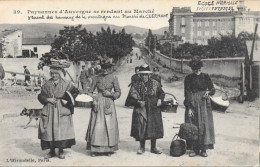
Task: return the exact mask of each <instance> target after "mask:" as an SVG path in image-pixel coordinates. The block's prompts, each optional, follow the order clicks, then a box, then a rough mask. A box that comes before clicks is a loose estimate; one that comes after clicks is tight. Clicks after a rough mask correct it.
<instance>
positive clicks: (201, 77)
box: [184, 56, 215, 157]
mask: <svg viewBox="0 0 260 167" xmlns="http://www.w3.org/2000/svg"><path fill="white" fill-rule="evenodd" d="M189 66H190V67H191V69H192V71H193V73H192V74H189V75H188V76H186V77H185V80H184V95H185V100H184V105H185V107H186V110H185V122H186V123H190V121H191V123H192V124H194V125H196V126H197V127H198V130H199V139H198V140H197V141H191V140H187V141H186V143H187V149H193V151H192V152H190V154H189V156H190V157H194V156H196V155H199V154H200V155H201V156H202V157H207V156H208V155H207V152H206V150H207V149H213V148H214V144H215V132H214V123H213V114H212V108H211V102H210V99H209V95H214V93H215V88H214V85H213V83H212V81H211V79H210V77H209V75H208V74H206V73H201V70H200V69H201V67H202V66H203V62H202V61H201V60H200V58H199V57H198V56H195V57H194V58H193V59H192V60H191V61H190V63H189Z"/></svg>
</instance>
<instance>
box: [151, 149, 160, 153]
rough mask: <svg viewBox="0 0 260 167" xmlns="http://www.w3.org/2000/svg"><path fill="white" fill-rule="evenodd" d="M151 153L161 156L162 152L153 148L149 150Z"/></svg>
mask: <svg viewBox="0 0 260 167" xmlns="http://www.w3.org/2000/svg"><path fill="white" fill-rule="evenodd" d="M151 153H154V154H161V153H162V151H160V150H158V149H157V148H154V149H151Z"/></svg>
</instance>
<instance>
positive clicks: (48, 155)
mask: <svg viewBox="0 0 260 167" xmlns="http://www.w3.org/2000/svg"><path fill="white" fill-rule="evenodd" d="M55 156H56V154H55V152H52V151H50V152H49V153H48V154H47V155H45V156H44V158H45V159H49V158H52V157H55Z"/></svg>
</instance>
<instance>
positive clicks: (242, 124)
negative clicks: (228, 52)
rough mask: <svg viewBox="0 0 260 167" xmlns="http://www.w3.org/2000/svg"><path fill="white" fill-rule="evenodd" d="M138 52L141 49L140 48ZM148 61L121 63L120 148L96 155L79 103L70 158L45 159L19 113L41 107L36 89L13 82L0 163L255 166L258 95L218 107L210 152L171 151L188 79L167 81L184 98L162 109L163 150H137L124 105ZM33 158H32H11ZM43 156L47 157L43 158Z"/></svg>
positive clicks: (1, 100) (2, 100)
mask: <svg viewBox="0 0 260 167" xmlns="http://www.w3.org/2000/svg"><path fill="white" fill-rule="evenodd" d="M134 52H137V53H138V54H141V53H140V50H139V49H138V48H134ZM143 63H144V60H137V59H136V57H135V56H134V59H133V63H131V64H130V63H126V62H123V63H122V65H121V66H120V67H119V68H118V69H117V71H116V72H115V75H117V77H118V79H119V83H120V87H121V89H122V95H121V97H120V98H119V99H118V100H117V101H116V109H117V115H118V123H119V133H120V143H119V150H118V151H117V152H116V153H114V154H113V155H112V156H111V157H107V156H97V157H91V156H90V155H89V152H88V151H87V150H86V149H85V147H86V142H85V134H86V131H87V127H88V122H89V117H90V109H89V108H87V109H86V108H76V109H75V113H74V116H73V120H74V128H75V134H76V145H75V146H73V147H72V148H71V149H66V150H65V153H66V159H65V160H61V159H59V158H57V157H55V158H52V159H50V160H49V161H44V159H43V158H42V157H43V156H44V155H45V154H46V153H47V152H48V151H42V150H41V148H40V140H38V129H37V127H36V125H35V122H34V121H33V122H32V123H31V124H30V126H29V127H28V128H27V129H24V128H23V127H24V125H25V124H26V123H27V121H28V118H27V117H25V116H20V115H19V114H20V112H21V111H22V109H23V108H24V107H27V108H40V107H41V104H40V103H39V102H38V101H37V94H30V93H28V92H26V91H24V89H23V88H19V87H18V88H13V89H12V90H10V92H11V93H10V94H7V93H5V92H3V91H2V92H1V94H0V106H1V112H0V118H1V119H0V135H1V138H0V150H1V151H0V153H1V154H0V155H1V156H0V165H1V166H18V165H19V166H22V165H23V166H32V165H34V166H55V165H59V166H74V165H75V166H90V165H91V166H95V165H98V166H102V165H104V166H131V165H137V166H227V165H228V166H256V165H257V164H258V163H259V99H258V101H256V102H254V103H248V102H246V103H244V104H238V103H237V102H232V103H231V106H230V107H229V108H228V110H227V113H219V112H214V124H215V133H216V144H215V149H214V150H209V151H208V155H209V156H208V157H207V158H203V157H200V156H198V157H192V158H191V157H189V156H188V153H186V154H185V155H183V156H181V157H171V156H170V155H169V148H170V144H171V141H172V138H173V136H174V135H175V134H176V133H178V130H179V129H178V128H176V127H178V126H179V125H180V124H181V123H183V122H184V106H183V105H182V103H183V99H184V97H183V81H178V82H174V83H165V82H163V89H164V91H165V92H169V93H172V94H174V95H175V96H176V97H177V100H178V102H179V104H180V105H179V106H178V110H177V113H163V114H162V116H163V124H164V138H163V139H160V140H158V142H157V143H158V144H157V145H158V147H159V148H161V150H162V151H163V154H161V155H155V154H152V153H150V142H147V144H146V152H145V153H144V154H143V155H137V154H136V151H137V149H138V146H139V145H138V142H136V141H135V140H134V139H133V138H131V137H130V128H131V118H132V109H131V108H126V107H124V103H125V99H126V96H127V93H128V91H129V88H128V87H127V85H128V84H129V83H130V78H131V76H132V75H133V74H134V67H135V66H137V65H141V64H143ZM11 160H13V161H30V162H10V161H11ZM42 161H44V162H42Z"/></svg>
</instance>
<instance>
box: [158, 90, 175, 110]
mask: <svg viewBox="0 0 260 167" xmlns="http://www.w3.org/2000/svg"><path fill="white" fill-rule="evenodd" d="M164 94H168V95H170V96H172V97H173V98H169V99H166V100H164V101H163V103H162V105H161V106H160V109H161V111H162V112H172V113H177V108H178V102H177V99H176V97H175V96H174V95H173V94H171V93H164Z"/></svg>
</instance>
